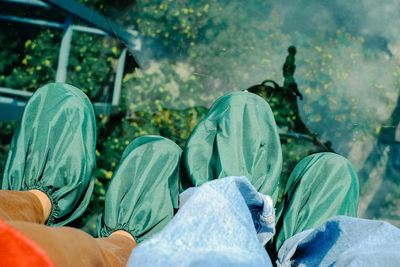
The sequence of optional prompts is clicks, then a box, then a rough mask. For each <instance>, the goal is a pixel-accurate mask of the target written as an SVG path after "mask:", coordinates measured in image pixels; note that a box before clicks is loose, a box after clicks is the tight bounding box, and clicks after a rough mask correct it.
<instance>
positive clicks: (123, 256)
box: [0, 190, 137, 266]
mask: <svg viewBox="0 0 400 267" xmlns="http://www.w3.org/2000/svg"><path fill="white" fill-rule="evenodd" d="M50 211H51V203H50V199H49V198H48V197H47V195H46V194H44V193H43V192H40V191H38V190H33V191H29V192H28V191H23V192H18V191H8V190H0V219H1V220H4V221H5V222H6V223H7V224H8V225H10V226H11V227H13V228H14V229H17V230H19V231H20V232H21V233H23V234H24V235H26V236H27V237H28V238H29V239H30V240H32V241H34V242H35V243H36V244H37V245H38V246H39V247H40V248H42V249H43V250H44V251H45V253H46V254H47V256H49V257H50V259H51V260H52V261H53V262H54V263H55V264H56V265H57V266H125V264H126V263H127V261H128V259H129V256H130V254H131V252H132V249H133V248H134V247H135V246H136V245H137V243H136V242H135V240H134V239H133V237H132V236H131V235H130V234H129V233H127V232H125V231H116V232H113V233H112V234H111V235H110V236H109V237H107V238H93V237H92V236H90V235H88V234H87V233H85V232H83V231H81V230H78V229H75V228H71V227H48V226H44V225H43V224H44V222H45V221H47V219H48V217H49V215H50ZM22 241H23V240H22ZM22 241H20V242H22ZM9 245H10V244H3V245H2V247H3V248H6V247H7V246H9ZM0 254H1V253H0ZM71 255H75V256H73V257H72V256H71ZM0 262H1V261H0Z"/></svg>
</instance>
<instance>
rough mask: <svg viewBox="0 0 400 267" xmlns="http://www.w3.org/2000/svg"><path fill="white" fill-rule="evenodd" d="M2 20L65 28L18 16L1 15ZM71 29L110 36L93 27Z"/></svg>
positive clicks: (73, 27)
mask: <svg viewBox="0 0 400 267" xmlns="http://www.w3.org/2000/svg"><path fill="white" fill-rule="evenodd" d="M0 19H3V20H10V21H15V22H20V23H28V24H33V25H38V26H46V27H52V28H58V29H63V28H64V24H63V23H59V22H52V21H47V20H41V19H30V18H21V17H16V16H9V15H1V14H0ZM71 27H72V30H74V31H78V32H86V33H92V34H98V35H104V36H107V35H108V34H107V33H106V32H105V31H103V30H100V29H96V28H92V27H87V26H81V25H72V26H71Z"/></svg>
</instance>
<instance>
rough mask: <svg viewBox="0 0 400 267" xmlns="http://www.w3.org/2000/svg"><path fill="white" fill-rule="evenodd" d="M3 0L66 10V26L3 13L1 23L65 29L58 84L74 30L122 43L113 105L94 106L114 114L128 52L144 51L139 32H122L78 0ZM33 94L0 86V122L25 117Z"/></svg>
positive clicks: (99, 111)
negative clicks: (75, 19)
mask: <svg viewBox="0 0 400 267" xmlns="http://www.w3.org/2000/svg"><path fill="white" fill-rule="evenodd" d="M0 1H3V2H10V3H15V4H25V5H32V6H38V7H45V8H49V7H56V8H60V9H63V10H64V11H67V13H68V15H67V17H66V19H65V21H64V23H59V22H53V21H47V20H41V19H32V18H25V17H17V16H11V15H2V14H0V19H1V20H7V21H13V22H17V23H26V24H31V25H36V26H44V27H50V28H57V29H63V30H64V33H63V37H62V39H61V45H60V52H59V56H58V65H57V72H56V77H55V81H56V82H65V81H66V79H67V69H68V60H69V54H70V48H71V41H72V34H73V32H74V31H77V32H84V33H89V34H96V35H103V36H111V37H115V38H118V39H119V40H121V41H122V42H123V43H124V44H125V46H126V47H125V48H124V49H123V50H122V51H121V54H120V56H119V59H118V65H117V70H116V74H115V79H114V88H113V95H112V100H111V103H109V102H94V103H93V106H94V109H95V112H96V113H98V114H108V113H110V112H111V110H112V107H117V106H118V105H119V100H120V92H121V84H122V78H123V74H124V68H125V61H126V54H127V50H128V49H129V51H130V52H131V53H132V52H133V53H135V52H139V51H140V50H141V44H142V42H141V38H140V36H139V33H138V32H137V31H132V30H130V31H128V30H125V29H122V28H120V27H119V26H117V25H115V24H113V23H112V22H110V21H108V20H107V19H106V18H105V17H103V16H102V15H100V14H98V13H97V12H95V11H93V10H90V9H88V8H87V7H85V6H83V5H81V4H79V3H76V2H75V1H72V0H68V1H64V0H57V1H52V0H45V1H40V0H0ZM46 2H47V3H46ZM73 16H77V17H79V18H81V19H83V20H85V21H86V22H89V23H91V24H93V25H94V26H95V27H88V26H83V25H74V24H73ZM89 18H90V19H89ZM89 20H90V21H89ZM32 94H33V93H32V92H27V91H22V90H17V89H14V88H4V87H0V121H8V120H16V119H19V118H20V116H21V115H22V112H23V107H24V106H25V103H26V101H27V98H29V97H30V96H31V95H32Z"/></svg>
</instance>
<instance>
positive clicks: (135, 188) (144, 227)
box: [2, 83, 182, 243]
mask: <svg viewBox="0 0 400 267" xmlns="http://www.w3.org/2000/svg"><path fill="white" fill-rule="evenodd" d="M95 147H96V125H95V116H94V111H93V107H92V104H91V103H90V101H89V99H88V98H87V96H86V95H84V94H83V93H82V92H81V91H80V90H79V89H77V88H75V87H73V86H70V85H67V84H63V83H55V84H49V85H46V86H44V87H42V88H40V89H38V90H37V91H36V92H35V94H34V95H33V96H32V97H31V98H30V100H29V101H28V103H27V105H26V107H25V111H24V114H23V117H22V119H21V122H20V125H19V127H18V128H17V130H16V132H15V133H14V136H13V140H12V143H11V146H10V150H9V154H8V159H7V162H6V166H5V172H4V179H3V184H2V189H6V190H15V191H29V192H30V193H32V194H34V195H35V196H37V197H38V198H39V200H40V202H41V203H42V207H43V216H44V218H45V220H46V224H47V225H51V226H63V225H66V224H67V223H69V222H71V221H72V220H74V219H76V218H77V217H79V216H81V215H82V213H83V212H84V211H85V209H86V208H87V206H88V204H89V201H90V197H91V195H92V192H93V187H94V177H93V175H92V174H93V170H94V167H95ZM181 153H182V151H181V149H180V148H179V147H178V146H177V145H176V144H175V143H173V142H172V141H169V140H167V139H165V138H162V137H155V136H147V137H140V138H138V139H136V140H135V141H133V142H132V143H131V144H130V145H129V146H128V147H127V148H126V150H125V152H124V154H123V156H122V159H121V161H120V164H119V166H118V168H117V170H116V171H115V173H114V176H113V178H112V180H111V182H110V185H109V187H108V190H107V193H106V200H105V209H104V212H103V213H102V214H101V216H100V217H99V219H98V227H97V228H98V235H99V237H107V236H109V235H111V234H122V235H126V236H128V237H130V238H132V239H135V240H136V242H138V243H139V242H140V241H142V240H144V239H145V238H147V237H149V236H150V235H152V234H154V233H155V232H158V231H160V229H161V228H162V227H163V226H165V225H166V223H167V222H168V221H169V220H170V219H171V218H172V217H173V215H174V209H177V208H178V194H179V161H180V158H181Z"/></svg>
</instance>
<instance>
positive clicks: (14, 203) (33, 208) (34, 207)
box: [0, 190, 45, 224]
mask: <svg viewBox="0 0 400 267" xmlns="http://www.w3.org/2000/svg"><path fill="white" fill-rule="evenodd" d="M0 219H1V220H3V221H24V222H32V223H39V224H44V223H45V218H43V208H42V204H41V203H40V200H39V198H38V197H37V196H35V195H34V194H32V193H30V192H28V191H21V192H20V191H10V190H0Z"/></svg>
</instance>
